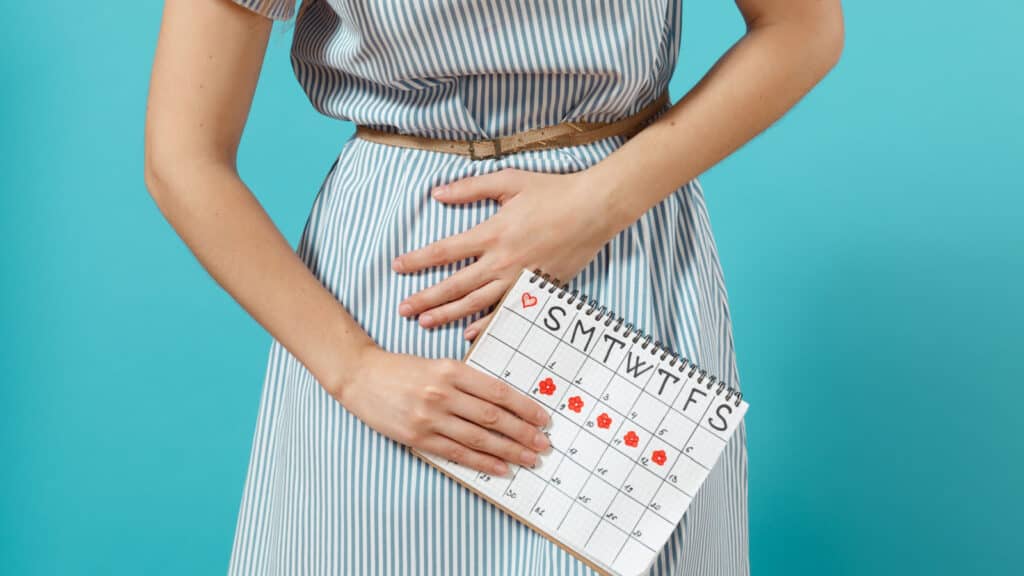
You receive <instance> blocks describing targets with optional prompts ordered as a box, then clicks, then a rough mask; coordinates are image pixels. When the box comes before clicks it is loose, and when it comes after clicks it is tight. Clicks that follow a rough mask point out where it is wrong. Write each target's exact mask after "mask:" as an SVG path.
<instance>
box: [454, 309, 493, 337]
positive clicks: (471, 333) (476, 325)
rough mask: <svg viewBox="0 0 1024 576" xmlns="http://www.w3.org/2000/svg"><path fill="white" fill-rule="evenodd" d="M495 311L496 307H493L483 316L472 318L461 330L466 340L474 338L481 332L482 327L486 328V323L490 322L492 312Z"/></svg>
mask: <svg viewBox="0 0 1024 576" xmlns="http://www.w3.org/2000/svg"><path fill="white" fill-rule="evenodd" d="M497 311H498V310H497V309H494V310H492V311H491V312H490V313H489V314H487V315H486V316H484V317H483V318H478V319H477V320H474V321H473V323H472V324H470V325H469V326H466V329H465V330H464V331H463V332H462V335H463V336H464V337H465V338H466V340H472V339H474V338H476V337H477V335H478V334H480V333H481V332H483V331H484V329H485V328H487V325H488V324H490V323H491V318H494V314H495V313H496V312H497Z"/></svg>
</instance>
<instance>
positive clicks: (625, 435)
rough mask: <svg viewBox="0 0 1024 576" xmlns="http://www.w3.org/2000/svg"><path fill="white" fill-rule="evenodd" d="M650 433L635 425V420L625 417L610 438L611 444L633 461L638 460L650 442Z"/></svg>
mask: <svg viewBox="0 0 1024 576" xmlns="http://www.w3.org/2000/svg"><path fill="white" fill-rule="evenodd" d="M650 440H651V435H650V434H649V433H648V432H647V431H646V430H644V429H643V428H641V427H639V426H637V425H636V422H633V421H632V420H629V419H628V418H627V419H626V421H625V422H623V423H622V426H619V431H618V432H616V433H615V437H614V438H612V446H614V447H615V449H616V450H618V451H619V452H622V453H623V454H625V455H626V456H629V457H630V458H631V459H632V460H633V461H634V462H638V461H639V460H640V457H641V456H642V455H643V454H644V450H645V449H646V448H647V443H648V442H650Z"/></svg>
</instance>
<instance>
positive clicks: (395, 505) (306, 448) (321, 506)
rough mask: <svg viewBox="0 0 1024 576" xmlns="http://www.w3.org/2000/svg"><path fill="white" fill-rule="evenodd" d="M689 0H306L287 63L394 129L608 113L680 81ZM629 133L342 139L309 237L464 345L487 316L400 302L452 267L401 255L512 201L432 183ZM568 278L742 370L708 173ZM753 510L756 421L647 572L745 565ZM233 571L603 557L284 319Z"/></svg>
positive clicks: (316, 252)
mask: <svg viewBox="0 0 1024 576" xmlns="http://www.w3.org/2000/svg"><path fill="white" fill-rule="evenodd" d="M234 2H236V3H238V4H241V5H243V6H246V7H248V8H250V9H252V10H255V11H257V12H260V13H262V14H264V15H266V16H269V17H271V18H274V19H288V18H291V17H292V16H293V14H295V13H296V7H295V0H234ZM681 3H682V0H561V1H557V2H552V1H545V0H520V1H518V2H511V1H509V0H501V1H498V0H415V1H414V0H311V1H310V0H307V3H306V4H304V5H303V7H302V8H301V9H300V10H298V18H297V22H296V28H295V33H294V43H293V47H292V63H293V66H294V70H295V74H296V76H297V78H298V80H299V82H300V83H301V85H302V86H303V88H304V89H305V91H306V92H307V94H308V95H309V98H310V101H311V102H312V104H313V106H314V107H315V108H316V109H317V110H319V111H321V112H322V113H324V114H326V115H328V116H332V117H336V118H339V119H344V120H349V121H352V122H355V123H358V124H366V125H368V126H372V127H375V128H380V129H385V130H400V131H402V132H406V133H412V134H419V135H425V136H433V137H441V138H461V139H474V138H488V137H495V136H501V135H507V134H511V133H514V132H517V131H520V130H525V129H528V128H531V127H535V126H539V125H547V124H557V123H559V122H563V121H568V120H578V119H586V120H591V121H612V120H616V119H618V118H621V117H624V116H626V115H629V114H631V113H633V112H636V111H637V110H639V109H640V108H642V107H643V106H644V105H645V104H647V103H648V102H651V101H653V100H654V99H655V98H656V97H657V96H658V95H659V94H660V93H661V92H662V91H663V90H664V89H665V88H666V87H667V86H668V83H669V79H670V77H671V75H672V72H673V69H674V68H675V64H676V56H677V54H678V52H679V32H680V14H681V8H682V6H681ZM666 109H667V106H666V108H664V109H662V110H660V111H659V112H658V114H659V115H660V114H662V113H663V112H664V111H665V110H666ZM623 142H624V139H623V138H622V137H611V138H607V139H604V140H601V141H598V142H594V143H591V144H585V145H580V146H575V147H571V148H560V149H553V150H537V151H528V152H520V153H515V154H511V155H508V156H506V157H503V158H499V159H485V160H471V159H469V158H466V157H462V156H458V155H453V154H445V153H439V152H430V151H424V150H415V149H407V148H398V147H394V146H389V145H384V144H378V143H372V142H369V141H366V140H362V139H356V138H352V139H349V140H348V141H346V142H345V143H344V144H343V146H342V148H341V151H340V154H339V155H338V158H337V160H336V162H335V163H334V165H333V167H332V168H331V170H330V172H329V174H328V175H327V177H326V180H325V181H324V183H323V185H322V187H321V189H320V191H319V193H318V195H317V197H316V199H315V202H314V205H313V208H312V210H311V213H310V215H309V219H308V222H307V223H306V226H305V228H304V230H303V233H302V236H301V239H300V242H299V247H298V251H299V254H300V255H301V257H302V259H303V260H304V262H305V263H306V264H307V266H308V267H309V268H310V270H312V272H313V273H314V274H315V275H316V276H317V277H318V278H319V279H321V281H322V282H323V284H324V285H325V286H326V287H327V288H328V289H329V290H330V291H331V292H332V293H333V294H334V295H335V296H336V297H337V299H338V300H339V301H340V302H341V303H342V304H343V305H344V306H345V307H346V309H347V310H349V311H350V312H351V313H352V315H353V316H354V317H355V318H356V320H357V321H358V322H359V323H360V324H361V325H362V326H363V328H365V329H366V331H367V332H368V333H369V334H370V335H371V336H372V337H373V338H374V339H375V340H376V341H377V342H378V343H379V344H380V345H381V346H382V347H383V348H385V349H387V350H391V351H396V352H405V353H411V354H417V355H420V356H425V357H429V358H441V357H449V358H462V357H463V356H464V355H465V353H466V351H467V349H468V346H469V343H468V342H466V341H465V340H464V339H463V338H462V330H463V329H464V328H465V326H466V325H468V323H469V322H470V321H472V320H474V319H476V318H478V317H479V316H480V315H476V316H473V317H472V318H469V319H465V320H463V321H460V322H456V323H454V324H452V325H449V326H445V327H442V328H438V329H433V330H424V329H422V328H420V327H419V326H418V324H417V323H416V322H415V321H413V320H410V319H405V318H402V317H400V316H399V315H398V314H397V305H398V302H399V301H400V300H401V299H402V298H403V297H405V296H407V295H409V294H412V293H414V292H416V291H418V290H420V289H422V288H425V287H427V286H430V285H432V284H434V283H436V282H438V281H440V280H441V279H443V278H445V277H447V276H448V275H450V274H452V273H453V272H454V271H455V268H454V266H448V267H445V268H443V269H437V270H431V271H428V272H424V273H421V274H414V275H398V274H395V273H393V272H392V271H391V267H390V263H391V260H392V258H394V257H395V256H396V255H398V254H400V253H403V252H406V251H408V250H411V249H414V248H417V247H420V246H424V245H426V244H428V243H430V242H433V241H435V240H438V239H441V238H443V237H445V236H449V235H451V234H454V233H457V232H460V231H463V230H466V229H469V228H470V227H472V226H473V225H475V224H477V223H479V222H481V221H483V220H485V219H486V218H488V217H489V216H491V215H492V214H493V213H494V212H495V211H496V209H497V206H496V205H495V204H493V203H484V202H478V203H475V204H471V205H468V206H446V205H444V204H442V203H440V202H437V201H435V200H432V199H431V198H430V196H429V194H428V191H429V190H430V189H431V188H432V187H434V186H436V185H438V184H441V183H445V182H451V181H453V180H457V179H460V178H464V177H466V176H471V175H476V174H483V173H488V172H492V171H496V170H500V169H501V168H504V167H515V168H520V169H524V170H532V171H539V172H553V173H567V172H575V171H579V170H583V169H585V168H587V167H588V166H591V165H593V164H595V163H596V162H598V161H599V160H601V159H602V158H603V157H605V156H607V155H608V154H609V153H611V152H612V151H613V150H615V149H616V148H617V147H618V146H620V145H621V144H622V143H623ZM571 285H572V286H573V287H578V288H580V289H581V291H582V292H584V293H586V294H590V295H592V296H593V297H594V298H596V299H597V300H598V301H600V302H602V303H604V304H607V305H608V306H609V307H610V308H611V309H613V310H615V311H616V312H618V313H620V314H622V315H625V316H626V317H627V318H630V319H632V320H633V321H634V323H635V324H636V325H637V326H638V327H640V328H643V329H644V330H646V331H647V332H649V333H651V334H652V336H653V337H654V338H656V339H658V340H661V341H662V342H664V343H666V344H667V346H668V347H670V348H671V349H674V350H676V351H678V352H679V353H681V354H682V355H683V356H686V357H688V358H691V359H692V360H693V361H694V362H696V363H698V364H699V365H701V366H702V367H705V368H707V369H709V371H710V372H712V373H714V374H716V375H718V376H719V377H720V378H722V379H723V380H725V381H726V382H728V383H729V384H731V385H733V386H737V387H738V385H739V379H738V374H737V370H736V363H735V354H734V350H733V338H732V326H731V323H730V318H729V307H728V301H727V296H726V289H725V285H724V283H723V277H722V272H721V269H720V266H719V260H718V254H717V251H716V247H715V242H714V239H713V237H712V231H711V227H710V223H709V220H708V215H707V211H706V207H705V203H704V197H703V191H702V189H701V186H700V184H699V182H698V181H697V180H696V179H695V180H693V181H691V182H689V183H687V184H685V185H684V186H682V187H680V188H679V189H678V190H676V191H675V192H674V193H673V194H672V195H671V196H669V197H668V198H667V199H665V200H664V201H663V202H661V203H659V204H658V205H656V206H655V207H653V208H652V209H650V210H649V211H648V212H647V213H645V214H644V215H643V217H641V218H640V220H639V221H638V222H636V223H635V224H634V225H632V226H630V227H629V228H627V229H626V230H624V231H623V232H622V233H620V234H619V235H618V236H617V237H615V238H614V239H613V240H612V241H611V242H610V243H609V244H607V245H606V246H605V248H604V250H603V251H601V252H600V253H599V254H598V256H597V258H596V259H595V260H594V261H593V262H591V263H590V265H589V266H588V267H587V268H586V269H585V270H584V271H583V272H582V273H580V274H579V275H578V276H577V277H576V278H575V279H573V281H572V282H571ZM747 523H748V519H747V454H746V434H745V429H744V428H743V427H741V428H740V429H738V430H737V431H736V433H735V435H734V436H733V438H732V441H731V442H730V443H729V444H728V445H727V446H726V449H725V451H724V452H723V454H722V456H721V459H720V460H719V462H718V464H717V465H716V466H715V468H714V469H713V470H712V472H711V474H710V475H709V477H708V479H707V481H706V483H705V484H704V486H703V487H702V488H701V490H700V491H699V492H698V494H697V496H696V498H695V499H694V500H693V502H692V504H691V507H690V509H689V510H688V512H687V513H686V515H685V516H684V518H683V521H682V523H681V524H680V526H679V527H678V528H677V529H676V531H675V532H674V533H673V534H672V536H671V538H670V539H669V541H668V543H667V544H666V546H665V548H664V550H663V551H662V552H661V554H660V555H659V557H658V559H657V560H656V561H655V563H654V565H653V567H652V569H651V574H687V575H706V574H712V575H717V574H722V575H734V574H747V573H748V572H749V560H748V528H747ZM229 571H230V573H231V574H356V575H363V574H382V575H390V574H410V575H411V574H430V575H439V576H440V575H451V574H466V575H481V574H498V575H530V576H532V575H537V574H590V573H593V571H592V570H591V569H589V568H588V567H587V566H586V565H584V564H583V563H582V562H580V561H578V560H576V559H575V558H574V557H572V556H571V555H569V554H568V553H566V552H564V551H563V550H562V549H561V548H559V547H558V546H556V545H555V544H553V543H551V542H549V541H548V540H546V539H545V538H543V537H542V536H540V535H538V534H537V533H535V532H534V531H532V530H531V529H529V528H527V527H526V526H524V525H522V524H520V523H519V522H517V521H516V520H514V519H513V518H511V517H510V516H508V515H506V514H505V513H503V512H501V511H500V510H498V509H497V508H495V507H493V506H491V505H490V504H488V503H487V502H485V501H484V500H483V499H482V498H479V497H478V496H476V495H474V494H473V493H471V492H470V491H469V490H467V489H465V488H463V487H461V486H460V485H458V484H456V483H455V482H454V481H452V480H450V479H448V478H446V477H445V476H443V475H442V474H441V473H440V472H438V471H436V470H435V469H434V468H432V467H430V466H429V465H427V464H426V463H424V462H423V461H421V460H420V459H418V458H417V457H415V456H413V455H412V454H411V453H410V452H409V451H407V449H406V448H405V447H404V446H402V445H400V444H398V443H396V442H394V441H392V440H390V439H388V438H386V437H384V436H382V435H381V434H379V433H377V432H375V431H374V430H372V429H371V428H369V427H368V426H366V425H365V424H363V423H362V422H361V421H360V420H358V419H357V418H356V417H355V416H353V415H351V414H349V413H348V412H347V411H346V410H345V409H344V408H343V407H342V406H341V405H340V404H338V402H336V401H335V400H334V399H333V398H332V397H331V396H329V395H328V394H327V393H326V392H325V391H324V390H323V389H322V388H321V387H320V385H319V384H318V383H317V381H316V379H315V378H313V376H312V375H311V374H310V372H309V371H308V370H307V369H306V368H305V367H304V366H303V365H302V364H301V363H300V362H299V361H298V360H296V358H295V357H294V356H293V355H292V354H290V353H289V352H288V351H287V350H286V349H285V348H284V347H282V346H281V344H280V343H278V342H277V341H276V340H275V341H273V343H272V346H271V349H270V356H269V362H268V367H267V373H266V379H265V382H264V389H263V395H262V398H261V404H260V409H259V417H258V420H257V425H256V431H255V437H254V440H253V445H252V454H251V460H250V464H249V469H248V475H247V479H246V483H245V490H244V494H243V497H242V502H241V507H240V511H239V515H238V524H237V530H236V534H235V540H234V546H233V550H232V554H231V562H230V568H229Z"/></svg>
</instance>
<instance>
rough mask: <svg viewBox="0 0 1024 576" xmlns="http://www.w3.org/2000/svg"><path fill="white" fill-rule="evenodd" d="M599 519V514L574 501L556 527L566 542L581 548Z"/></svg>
mask: <svg viewBox="0 0 1024 576" xmlns="http://www.w3.org/2000/svg"><path fill="white" fill-rule="evenodd" d="M600 521H601V517H600V516H598V515H597V514H594V513H593V512H591V511H590V510H587V509H586V507H584V506H581V505H580V504H579V503H574V504H573V505H572V506H571V507H570V508H569V513H568V514H566V515H565V518H564V519H562V525H561V526H559V527H558V531H559V532H560V533H561V534H562V535H564V536H565V539H566V541H567V542H570V543H572V545H573V546H576V547H577V548H583V545H584V544H586V542H587V540H589V539H590V535H591V534H592V533H593V532H594V529H595V528H597V524H598V522H600Z"/></svg>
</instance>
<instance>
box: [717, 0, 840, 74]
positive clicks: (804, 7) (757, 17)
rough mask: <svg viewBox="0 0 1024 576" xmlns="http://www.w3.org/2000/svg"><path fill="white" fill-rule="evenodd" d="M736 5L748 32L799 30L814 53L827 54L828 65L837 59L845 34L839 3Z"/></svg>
mask: <svg viewBox="0 0 1024 576" xmlns="http://www.w3.org/2000/svg"><path fill="white" fill-rule="evenodd" d="M735 1H736V6H737V8H739V10H740V13H741V14H742V15H743V19H744V21H746V23H747V28H748V29H750V28H754V27H757V26H771V25H778V24H786V25H793V26H798V27H799V28H800V29H801V31H805V32H806V33H807V35H808V37H809V38H810V39H811V40H812V41H813V43H814V47H815V49H816V50H820V51H825V52H828V54H827V56H829V57H830V58H829V60H830V61H832V62H834V61H835V60H836V59H838V58H839V53H840V52H841V51H842V48H843V43H844V34H845V32H844V27H843V10H842V5H841V3H840V0H735Z"/></svg>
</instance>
